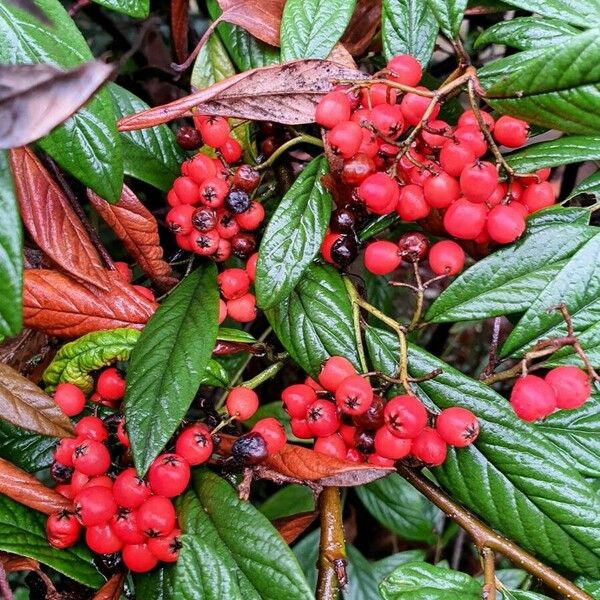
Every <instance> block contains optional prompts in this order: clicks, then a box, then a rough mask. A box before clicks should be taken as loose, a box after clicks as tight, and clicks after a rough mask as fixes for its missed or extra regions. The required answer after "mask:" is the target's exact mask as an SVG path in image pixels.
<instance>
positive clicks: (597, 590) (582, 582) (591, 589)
mask: <svg viewBox="0 0 600 600" xmlns="http://www.w3.org/2000/svg"><path fill="white" fill-rule="evenodd" d="M575 584H576V585H578V586H579V587H580V588H581V589H582V590H585V591H586V592H587V593H588V594H589V595H590V596H591V597H592V598H594V600H600V581H599V580H594V579H591V578H589V577H578V578H577V579H576V580H575Z"/></svg>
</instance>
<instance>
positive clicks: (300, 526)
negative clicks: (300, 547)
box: [273, 511, 317, 544]
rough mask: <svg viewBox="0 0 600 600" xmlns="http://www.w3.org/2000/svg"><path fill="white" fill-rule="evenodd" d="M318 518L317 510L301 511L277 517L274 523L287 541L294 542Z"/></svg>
mask: <svg viewBox="0 0 600 600" xmlns="http://www.w3.org/2000/svg"><path fill="white" fill-rule="evenodd" d="M316 518H317V512H316V511H313V512H306V513H299V514H297V515H291V516H289V517H282V518H281V519H275V520H274V521H273V525H274V527H275V529H277V531H279V534H280V535H281V537H282V538H283V539H284V540H285V543H286V544H292V543H293V542H294V541H296V539H297V538H298V537H299V536H301V535H302V534H303V533H304V532H305V531H306V529H307V528H308V527H310V525H311V524H312V522H313V521H314V520H315V519H316Z"/></svg>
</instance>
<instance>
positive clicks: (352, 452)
mask: <svg viewBox="0 0 600 600" xmlns="http://www.w3.org/2000/svg"><path fill="white" fill-rule="evenodd" d="M344 460H347V461H348V462H353V463H363V462H365V459H364V457H363V455H362V454H361V453H360V452H359V451H358V450H357V449H356V448H348V449H347V450H346V457H345V459H344Z"/></svg>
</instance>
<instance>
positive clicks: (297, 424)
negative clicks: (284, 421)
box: [290, 417, 313, 440]
mask: <svg viewBox="0 0 600 600" xmlns="http://www.w3.org/2000/svg"><path fill="white" fill-rule="evenodd" d="M290 428H291V430H292V433H293V434H294V435H295V436H296V437H297V438H298V439H301V440H308V439H310V438H312V437H313V434H312V431H311V430H310V428H309V426H308V422H307V421H306V419H295V418H293V417H292V418H291V419H290Z"/></svg>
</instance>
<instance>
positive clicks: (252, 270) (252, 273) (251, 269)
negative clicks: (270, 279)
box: [246, 252, 258, 281]
mask: <svg viewBox="0 0 600 600" xmlns="http://www.w3.org/2000/svg"><path fill="white" fill-rule="evenodd" d="M257 261H258V252H255V253H254V254H253V255H252V256H251V257H250V258H249V259H248V261H247V262H246V273H247V274H248V277H250V281H254V280H255V279H256V263H257Z"/></svg>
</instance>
